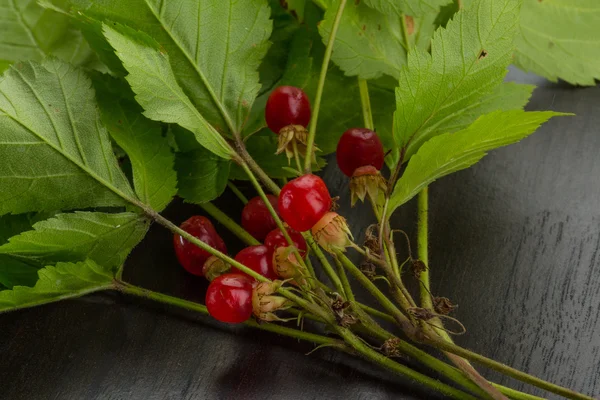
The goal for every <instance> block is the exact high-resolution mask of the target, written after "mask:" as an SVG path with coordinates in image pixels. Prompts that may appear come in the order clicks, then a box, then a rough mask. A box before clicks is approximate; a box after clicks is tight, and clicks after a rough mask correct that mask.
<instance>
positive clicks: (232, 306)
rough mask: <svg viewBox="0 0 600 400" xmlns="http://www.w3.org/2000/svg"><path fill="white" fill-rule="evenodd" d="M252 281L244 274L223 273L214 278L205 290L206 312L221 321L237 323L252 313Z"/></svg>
mask: <svg viewBox="0 0 600 400" xmlns="http://www.w3.org/2000/svg"><path fill="white" fill-rule="evenodd" d="M253 284H254V281H253V280H252V279H250V278H248V277H247V276H246V275H241V274H225V275H221V276H219V277H217V278H215V279H214V280H213V281H212V282H211V283H210V285H208V289H207V291H206V308H207V309H208V313H209V314H210V315H211V316H212V317H213V318H215V319H217V320H219V321H221V322H229V323H232V324H237V323H240V322H244V321H247V320H248V319H249V318H250V316H251V315H252V288H253Z"/></svg>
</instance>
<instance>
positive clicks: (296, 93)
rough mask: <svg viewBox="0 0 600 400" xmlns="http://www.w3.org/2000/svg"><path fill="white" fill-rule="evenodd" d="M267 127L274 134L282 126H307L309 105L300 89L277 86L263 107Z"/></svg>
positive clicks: (306, 97)
mask: <svg viewBox="0 0 600 400" xmlns="http://www.w3.org/2000/svg"><path fill="white" fill-rule="evenodd" d="M265 119H266V120H267V125H268V126H269V129H271V130H272V131H273V132H275V133H276V134H279V131H280V130H281V128H283V127H284V126H288V125H302V126H303V127H305V128H306V127H307V126H308V122H309V121H310V103H309V101H308V96H306V93H304V92H303V91H302V89H300V88H297V87H294V86H279V87H278V88H277V89H275V90H274V91H273V92H272V93H271V95H270V96H269V99H268V100H267V106H266V107H265Z"/></svg>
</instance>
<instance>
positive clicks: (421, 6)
mask: <svg viewBox="0 0 600 400" xmlns="http://www.w3.org/2000/svg"><path fill="white" fill-rule="evenodd" d="M363 1H364V2H365V4H367V5H368V6H369V7H373V8H374V9H376V10H378V11H380V12H382V13H384V14H397V15H400V14H402V13H404V14H406V15H410V16H411V17H421V16H423V15H425V14H436V13H437V12H439V10H440V7H441V6H444V5H446V4H448V3H450V2H452V0H363Z"/></svg>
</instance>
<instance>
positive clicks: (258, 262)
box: [232, 245, 277, 280]
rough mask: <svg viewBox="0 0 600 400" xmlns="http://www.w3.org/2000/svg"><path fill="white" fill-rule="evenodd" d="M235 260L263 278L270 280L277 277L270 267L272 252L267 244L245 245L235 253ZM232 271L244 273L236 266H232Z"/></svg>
mask: <svg viewBox="0 0 600 400" xmlns="http://www.w3.org/2000/svg"><path fill="white" fill-rule="evenodd" d="M235 261H237V262H239V263H240V264H243V265H245V266H246V267H248V268H250V269H251V270H253V271H255V272H257V273H259V274H261V275H262V276H264V277H265V278H269V279H271V280H273V279H277V275H275V273H274V272H273V267H272V265H273V252H272V251H271V249H269V248H268V247H267V246H263V245H259V246H250V247H246V248H245V249H243V250H242V251H240V252H239V253H237V255H236V256H235ZM232 272H237V273H240V274H244V273H243V272H242V271H240V270H238V269H237V268H232ZM244 275H246V274H244Z"/></svg>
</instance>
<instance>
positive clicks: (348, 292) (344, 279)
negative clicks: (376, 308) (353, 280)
mask: <svg viewBox="0 0 600 400" xmlns="http://www.w3.org/2000/svg"><path fill="white" fill-rule="evenodd" d="M335 263H336V265H337V267H338V268H337V271H338V275H339V276H340V280H341V282H342V286H343V287H344V292H345V294H346V300H348V301H352V302H354V301H356V299H355V298H354V293H353V292H352V287H351V286H350V281H349V280H348V276H347V275H346V270H345V269H344V266H343V265H342V263H341V262H340V260H339V259H337V258H335Z"/></svg>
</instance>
